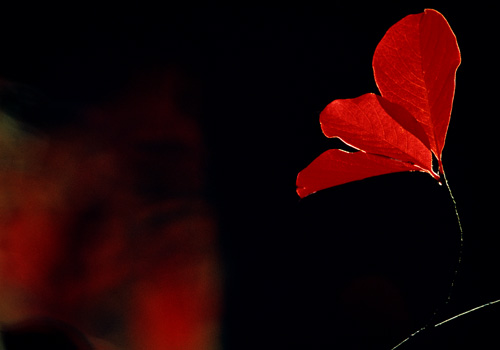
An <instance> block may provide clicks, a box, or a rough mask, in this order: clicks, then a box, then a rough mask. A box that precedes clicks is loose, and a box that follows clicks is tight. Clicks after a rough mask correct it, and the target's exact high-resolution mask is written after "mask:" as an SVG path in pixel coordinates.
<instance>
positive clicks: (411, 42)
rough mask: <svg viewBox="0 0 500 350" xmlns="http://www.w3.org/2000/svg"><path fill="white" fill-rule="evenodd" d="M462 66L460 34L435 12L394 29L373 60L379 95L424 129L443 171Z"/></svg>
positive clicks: (380, 45)
mask: <svg viewBox="0 0 500 350" xmlns="http://www.w3.org/2000/svg"><path fill="white" fill-rule="evenodd" d="M459 65H460V51H459V49H458V44H457V40H456V38H455V35H454V34H453V32H452V30H451V28H450V26H449V24H448V22H447V21H446V19H445V18H444V17H443V15H441V14H440V13H439V12H437V11H435V10H425V12H423V13H420V14H416V15H410V16H407V17H405V18H403V19H402V20H401V21H399V22H398V23H396V24H395V25H393V26H392V27H391V28H390V29H389V30H388V31H387V33H386V34H385V36H384V37H383V38H382V40H381V41H380V43H379V44H378V46H377V48H376V50H375V54H374V55H373V72H374V76H375V81H376V83H377V86H378V88H379V90H380V93H381V94H382V96H383V97H385V98H386V99H387V100H389V101H391V102H393V103H396V104H398V105H400V106H402V107H404V108H405V109H407V110H408V111H409V112H410V113H411V114H412V115H413V117H414V118H415V120H417V121H418V122H419V123H420V124H421V125H422V127H423V128H424V130H425V133H426V135H427V137H428V140H429V144H430V148H431V151H432V152H433V153H434V155H435V156H436V158H437V159H438V161H439V166H440V169H441V170H442V162H441V153H442V150H443V147H444V142H445V138H446V132H447V130H448V124H449V122H450V115H451V108H452V104H453V96H454V93H455V73H456V71H457V68H458V66H459Z"/></svg>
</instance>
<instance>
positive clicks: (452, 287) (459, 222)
mask: <svg viewBox="0 0 500 350" xmlns="http://www.w3.org/2000/svg"><path fill="white" fill-rule="evenodd" d="M441 172H442V174H443V179H444V183H445V185H446V188H447V189H448V193H449V194H450V198H451V201H452V202H453V208H454V210H455V216H456V217H457V223H458V228H459V231H460V246H459V249H458V260H457V264H456V267H455V272H454V273H453V278H452V280H451V284H450V289H449V291H448V296H447V297H446V301H445V303H444V305H443V307H446V306H447V305H448V303H449V302H450V300H451V296H452V293H453V289H454V288H455V284H456V280H457V276H458V271H459V268H460V265H461V263H462V255H463V250H464V231H463V228H462V222H461V221H460V215H459V214H458V209H457V202H456V201H455V197H454V196H453V193H452V192H451V187H450V184H449V183H448V179H447V178H446V174H445V172H444V170H443V168H441ZM439 311H440V309H436V311H434V314H433V315H432V317H431V320H430V321H429V323H431V322H432V320H433V319H434V318H435V317H436V316H437V314H438V313H439Z"/></svg>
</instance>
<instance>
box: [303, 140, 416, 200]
mask: <svg viewBox="0 0 500 350" xmlns="http://www.w3.org/2000/svg"><path fill="white" fill-rule="evenodd" d="M416 170H420V169H419V168H418V167H417V166H415V165H413V164H411V163H406V162H400V161H397V160H394V159H391V158H385V157H382V156H378V155H373V154H368V153H365V152H363V151H359V152H354V153H350V152H346V151H343V150H340V149H331V150H328V151H326V152H324V153H322V154H321V155H320V156H319V157H318V158H316V159H315V160H314V161H313V162H312V163H311V164H309V165H308V166H307V167H306V168H305V169H304V170H302V171H301V172H300V173H299V175H298V176H297V194H298V195H299V196H300V198H304V197H306V196H308V195H310V194H311V193H314V192H317V191H319V190H323V189H325V188H329V187H333V186H338V185H342V184H345V183H347V182H351V181H356V180H362V179H366V178H367V177H372V176H377V175H384V174H390V173H397V172H402V171H416Z"/></svg>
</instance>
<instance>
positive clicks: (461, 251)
mask: <svg viewBox="0 0 500 350" xmlns="http://www.w3.org/2000/svg"><path fill="white" fill-rule="evenodd" d="M439 171H440V172H441V174H443V180H444V183H445V185H446V188H447V189H448V193H449V194H450V198H451V200H452V202H453V208H454V210H455V216H456V217H457V223H458V228H459V231H460V247H459V251H458V260H457V265H456V267H455V271H454V273H453V277H452V280H451V284H450V289H449V291H448V295H447V297H446V301H445V302H444V305H443V306H442V307H438V308H436V310H435V311H434V313H433V314H432V316H431V317H430V319H429V321H428V322H427V324H426V325H425V326H424V327H422V328H420V329H418V330H417V331H415V332H414V333H412V334H411V335H410V336H408V337H407V338H406V339H405V340H403V341H402V342H400V343H399V344H398V345H396V346H395V347H393V348H392V349H391V350H395V349H397V348H399V347H400V346H401V345H403V344H404V343H406V342H407V341H408V340H409V339H411V338H412V337H414V336H416V335H417V334H419V333H420V332H422V331H425V330H426V329H427V328H429V326H430V325H433V327H434V328H435V327H439V326H441V325H443V324H445V323H447V322H449V321H451V320H453V319H456V318H457V317H460V316H463V315H465V314H468V313H469V312H472V311H475V310H478V309H480V308H483V307H485V306H488V305H491V304H494V303H497V302H499V301H500V300H497V301H494V302H490V303H487V304H484V305H481V306H479V307H476V308H474V309H471V310H469V311H466V312H463V313H461V314H459V315H456V316H453V317H451V318H449V319H447V320H445V321H443V322H440V323H436V324H433V323H434V319H435V318H436V317H437V315H438V314H439V312H440V311H441V309H442V308H444V307H446V306H447V305H448V304H449V302H450V300H451V296H452V293H453V289H454V288H455V283H456V279H457V275H458V271H459V268H460V265H461V263H462V254H463V248H464V231H463V229H462V223H461V221H460V215H459V214H458V209H457V202H456V201H455V197H454V196H453V193H452V192H451V187H450V184H449V183H448V179H447V178H446V174H445V172H444V169H443V167H442V165H440V167H439Z"/></svg>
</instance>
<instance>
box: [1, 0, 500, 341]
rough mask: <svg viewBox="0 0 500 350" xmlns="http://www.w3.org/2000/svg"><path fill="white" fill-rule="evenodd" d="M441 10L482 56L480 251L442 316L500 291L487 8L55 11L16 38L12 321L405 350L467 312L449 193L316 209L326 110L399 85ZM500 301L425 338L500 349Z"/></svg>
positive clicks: (7, 72) (397, 181)
mask: <svg viewBox="0 0 500 350" xmlns="http://www.w3.org/2000/svg"><path fill="white" fill-rule="evenodd" d="M425 8H434V9H436V10H438V11H440V12H441V13H442V14H443V15H444V16H445V17H446V18H447V20H448V22H449V23H450V25H451V27H452V29H453V30H454V32H455V34H456V36H457V39H458V44H459V46H460V49H461V53H462V65H461V67H459V69H458V73H457V90H456V95H455V103H454V109H453V113H452V119H451V124H450V128H449V131H448V137H447V143H446V146H445V148H444V154H443V162H444V168H445V171H446V173H447V177H448V180H449V182H450V186H451V188H452V190H453V192H454V195H455V198H456V200H457V204H458V210H459V212H460V215H461V219H462V224H463V229H464V234H465V246H464V253H463V261H462V266H461V269H460V273H459V275H458V279H457V281H456V286H455V290H454V293H453V298H452V302H451V304H450V305H449V306H448V307H447V308H445V309H443V310H442V314H440V315H439V316H438V318H439V319H446V318H447V317H450V316H452V315H454V314H457V313H460V312H462V311H465V310H467V309H470V308H472V307H475V306H477V305H480V304H483V303H486V302H489V301H492V300H496V299H498V298H500V288H499V287H498V285H497V281H496V278H495V277H496V276H497V275H498V271H500V258H499V254H498V252H497V244H498V243H499V239H498V238H497V232H498V223H497V222H496V210H497V203H496V201H495V198H496V195H497V193H498V186H497V183H496V181H495V176H496V175H495V173H496V169H495V166H494V164H495V163H494V159H495V155H494V154H493V150H494V149H495V147H496V145H494V143H495V142H496V136H497V135H496V134H497V132H496V126H495V125H494V124H493V123H494V122H495V118H494V116H495V113H496V111H495V102H494V101H495V98H496V93H497V89H496V86H495V85H494V84H495V82H496V81H497V78H498V64H497V63H496V61H497V59H496V58H495V46H494V43H495V42H496V38H497V34H498V29H497V28H496V27H495V25H494V18H493V15H492V13H491V11H489V10H488V8H487V6H486V7H481V6H479V5H475V6H474V7H471V6H469V5H466V4H465V3H463V4H457V3H455V4H453V6H449V5H448V6H446V5H443V4H440V3H437V2H432V1H431V2H425V3H424V2H420V1H414V2H405V4H404V5H403V4H402V3H399V2H395V3H392V4H381V3H376V4H371V5H366V6H365V5H363V6H361V5H358V4H356V5H348V4H345V3H337V2H333V3H330V4H329V5H328V6H326V5H323V6H312V5H310V6H305V5H303V6H298V5H297V6H292V5H289V6H285V7H270V6H269V7H264V6H262V7H259V6H250V7H242V6H230V7H200V8H198V7H195V6H192V7H187V6H186V7H184V8H181V7H179V6H171V7H168V6H167V7H166V8H165V7H162V8H161V9H160V8H154V7H147V6H145V5H144V6H140V7H137V8H135V7H132V6H131V7H127V8H125V7H113V8H78V7H76V6H74V7H67V8H53V9H48V8H43V9H40V10H38V9H33V10H30V11H27V10H26V9H24V10H23V11H12V12H9V11H7V10H6V11H4V18H3V19H2V21H1V23H0V44H1V50H2V54H1V55H0V78H1V84H0V103H1V108H2V113H3V115H2V131H1V136H2V139H1V140H0V145H2V149H1V150H0V154H1V156H2V175H1V179H2V183H1V184H0V189H1V191H2V194H1V196H2V197H1V200H2V202H1V206H2V211H3V212H2V214H1V219H2V225H3V229H2V233H1V245H0V247H1V249H2V256H1V268H2V270H1V274H2V276H1V282H2V285H1V286H0V289H1V291H0V294H1V295H2V303H1V307H0V313H1V315H0V320H1V321H2V323H3V324H4V325H5V327H7V328H8V326H9V325H13V324H16V323H17V322H19V321H22V320H24V319H28V318H33V317H40V316H50V317H52V318H55V319H60V320H63V321H65V322H68V323H69V324H71V325H73V326H74V327H76V328H77V329H79V330H80V331H82V332H83V333H85V334H87V335H88V336H90V337H91V338H92V339H93V341H94V342H96V343H99V344H101V345H100V346H102V348H106V347H109V348H112V347H113V346H114V347H118V348H124V349H146V348H147V349H255V348H266V349H267V348H270V349H272V348H291V349H295V348H297V349H299V348H311V349H314V348H331V349H337V348H338V349H390V348H391V347H392V346H394V345H396V344H397V343H398V342H399V341H401V340H403V339H404V338H405V337H406V336H408V335H409V334H410V333H412V332H413V331H414V330H416V329H418V328H420V327H422V326H423V325H425V324H426V322H427V321H428V320H429V318H430V316H431V315H432V313H433V311H434V310H435V308H436V307H438V306H441V305H443V302H444V300H445V299H446V296H447V293H448V290H449V285H450V281H451V278H452V276H453V274H454V270H455V265H456V262H457V255H458V250H459V231H458V225H457V221H456V217H455V214H454V210H453V205H452V202H451V200H450V198H449V194H448V193H447V190H446V188H445V187H444V186H439V185H438V184H437V183H436V182H435V181H434V180H433V179H432V178H431V177H430V176H428V175H425V174H415V173H402V174H392V175H386V176H381V177H376V178H372V179H367V180H363V181H360V182H355V183H350V184H346V185H343V186H339V187H337V188H332V189H328V190H325V191H322V192H320V193H317V194H314V195H311V196H309V197H307V198H305V199H303V200H299V197H298V196H297V195H296V193H295V178H296V175H297V173H298V172H299V171H300V170H302V169H303V168H304V167H306V166H307V165H308V164H309V163H310V162H311V161H312V160H313V159H314V158H315V157H317V156H318V155H319V154H320V153H321V152H323V151H325V150H326V149H329V148H336V147H338V146H339V144H338V143H337V142H336V141H335V140H329V139H326V138H325V137H323V135H322V133H321V130H320V126H319V122H318V120H319V113H320V112H321V110H322V109H323V108H324V107H325V106H326V105H327V104H328V103H329V102H331V101H332V100H334V99H337V98H353V97H357V96H359V95H361V94H364V93H367V92H378V91H377V89H376V86H375V83H374V80H373V73H372V68H371V60H372V56H373V52H374V50H375V47H376V45H377V43H378V42H379V40H380V39H381V38H382V36H383V35H384V33H385V31H386V30H387V29H389V27H390V26H391V25H393V24H394V23H396V22H397V21H398V20H400V19H402V18H403V17H404V16H406V15H408V14H412V13H419V12H422V11H423V10H424V9H425ZM499 316H500V311H499V310H498V306H492V307H490V308H486V309H483V310H481V311H478V312H477V313H474V314H470V315H468V316H466V317H463V318H462V319H460V320H456V321H454V322H453V323H451V322H450V323H449V324H447V325H443V326H442V327H440V328H438V329H436V330H435V331H429V332H425V333H423V334H421V335H420V336H418V337H416V338H415V339H413V340H412V342H411V343H408V344H405V349H411V348H427V349H432V348H439V349H447V348H450V349H451V348H454V349H457V348H480V347H481V344H488V345H489V344H491V342H496V343H497V344H498V339H496V337H495V335H496V332H497V329H498V327H499V326H500V322H499Z"/></svg>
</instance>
